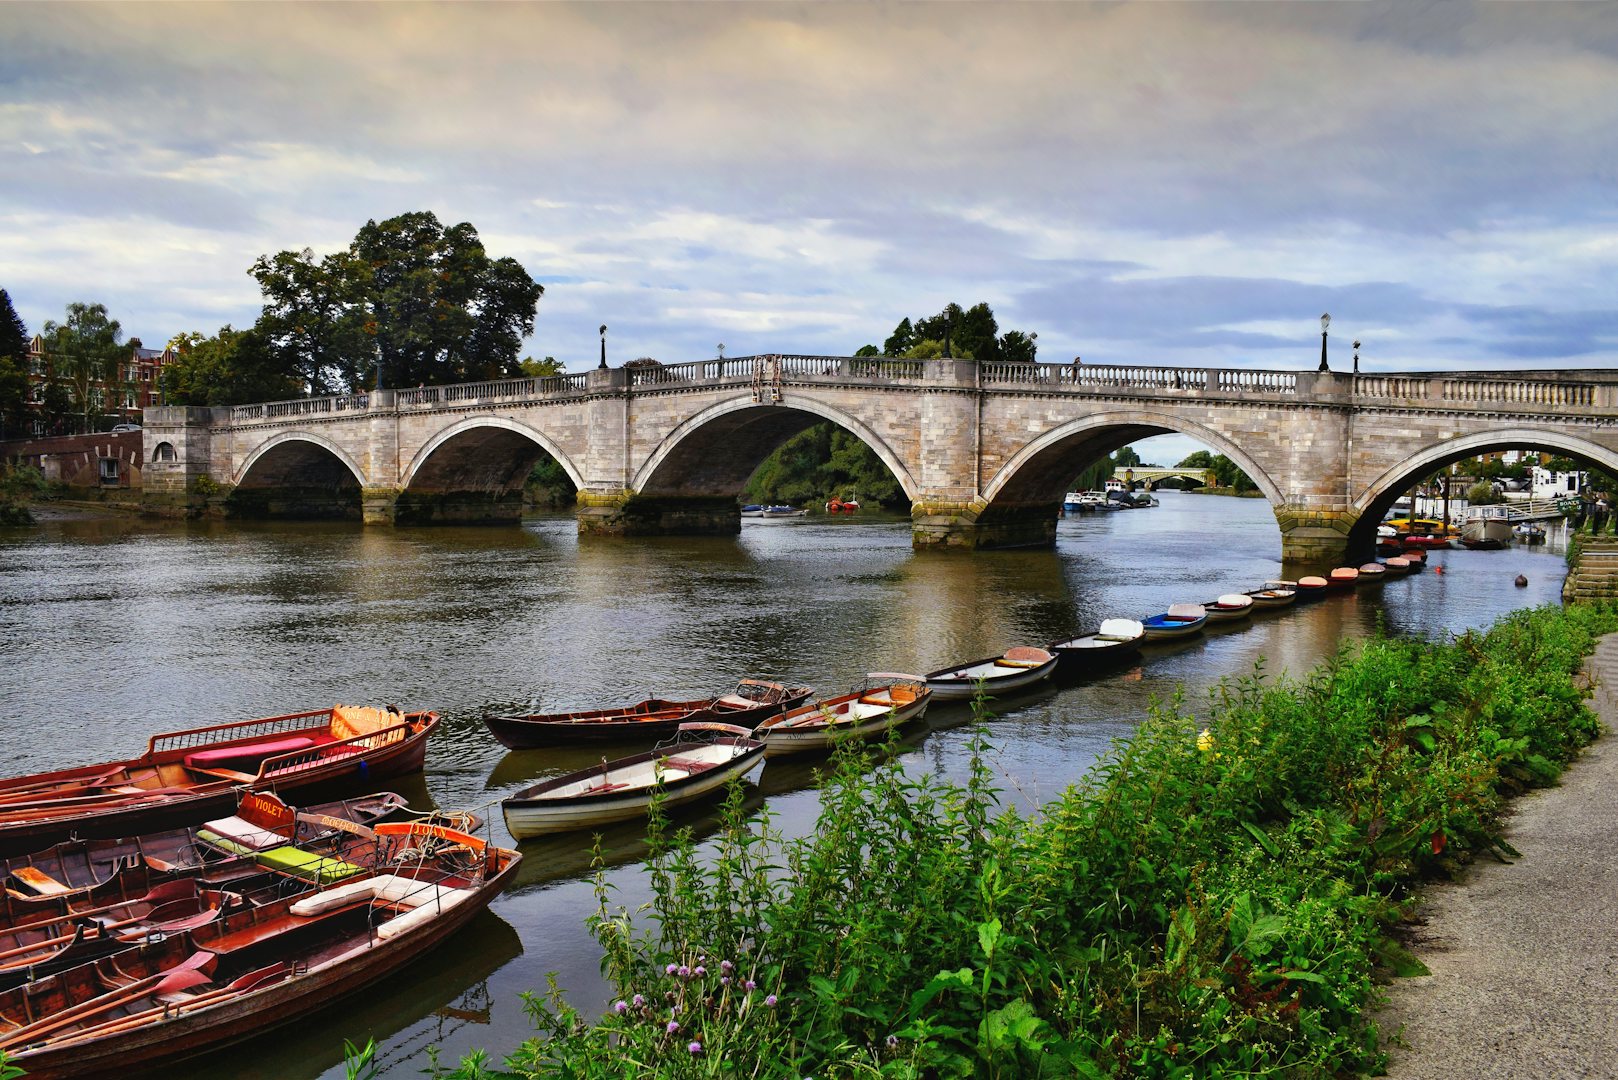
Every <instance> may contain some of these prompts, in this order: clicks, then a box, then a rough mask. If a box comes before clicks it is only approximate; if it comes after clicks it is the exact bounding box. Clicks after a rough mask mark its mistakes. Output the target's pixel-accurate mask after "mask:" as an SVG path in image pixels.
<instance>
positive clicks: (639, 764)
mask: <svg viewBox="0 0 1618 1080" xmlns="http://www.w3.org/2000/svg"><path fill="white" fill-rule="evenodd" d="M763 759H764V744H763V743H762V742H760V741H759V740H757V739H755V738H753V732H752V730H751V729H750V728H744V727H737V726H736V725H734V724H720V723H716V722H713V721H704V722H702V723H695V724H682V725H680V729H679V731H678V732H676V734H675V738H674V739H673V740H671V741H669V742H667V743H664V744H662V745H660V746H657V747H654V748H653V749H651V750H648V751H647V752H645V753H643V754H634V755H632V756H630V757H624V758H619V759H617V760H616V761H608V760H606V759H605V758H603V759H602V761H601V764H599V765H592V766H590V767H589V768H588V769H580V770H578V771H576V772H570V773H567V774H566V775H563V776H556V777H552V778H551V779H549V780H542V781H541V782H539V783H537V784H535V785H533V786H532V787H528V788H524V789H523V790H522V791H519V792H517V793H516V794H515V795H512V796H511V797H510V798H507V799H505V800H504V801H503V802H501V804H500V808H501V810H502V811H503V812H504V814H505V818H506V828H508V829H510V830H511V835H512V836H515V837H517V838H518V839H519V840H521V839H524V838H526V837H530V836H542V835H544V834H545V833H552V832H565V831H567V830H569V829H584V828H589V827H591V826H594V825H604V824H606V823H608V822H612V821H623V820H626V819H629V818H634V817H639V816H640V815H642V814H644V813H645V812H646V810H647V808H648V807H650V806H651V804H652V799H653V798H654V797H655V796H656V795H658V794H659V793H661V795H662V798H663V805H665V806H677V805H679V804H680V803H685V802H690V801H692V800H694V799H700V798H703V797H704V796H708V795H714V794H717V793H718V792H719V791H721V790H723V788H724V786H725V785H726V784H727V783H729V782H730V781H731V780H732V779H734V778H736V777H740V776H745V775H746V774H747V773H748V772H749V771H750V770H751V769H752V768H753V767H754V766H755V765H757V764H758V763H759V762H761V761H762V760H763Z"/></svg>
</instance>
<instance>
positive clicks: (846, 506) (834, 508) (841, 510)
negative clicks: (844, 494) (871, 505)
mask: <svg viewBox="0 0 1618 1080" xmlns="http://www.w3.org/2000/svg"><path fill="white" fill-rule="evenodd" d="M859 508H860V504H859V503H857V502H855V501H854V500H853V499H838V498H831V499H828V500H827V501H826V513H828V514H854V513H858V512H859Z"/></svg>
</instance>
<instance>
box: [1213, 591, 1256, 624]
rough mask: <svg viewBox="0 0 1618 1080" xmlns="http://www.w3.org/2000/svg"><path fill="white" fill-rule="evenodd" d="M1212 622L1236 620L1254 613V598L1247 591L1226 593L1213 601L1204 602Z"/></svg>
mask: <svg viewBox="0 0 1618 1080" xmlns="http://www.w3.org/2000/svg"><path fill="white" fill-rule="evenodd" d="M1202 607H1203V610H1205V611H1206V612H1207V613H1208V621H1209V622H1211V623H1221V622H1236V621H1237V620H1238V619H1245V618H1247V617H1248V616H1249V615H1251V614H1253V598H1252V597H1251V596H1248V595H1247V594H1246V593H1239V592H1235V593H1225V594H1224V595H1223V596H1221V597H1219V599H1217V600H1214V601H1213V602H1211V603H1207V604H1203V605H1202Z"/></svg>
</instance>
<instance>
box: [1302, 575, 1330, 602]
mask: <svg viewBox="0 0 1618 1080" xmlns="http://www.w3.org/2000/svg"><path fill="white" fill-rule="evenodd" d="M1327 585H1328V582H1327V581H1326V579H1325V578H1323V577H1321V576H1320V575H1318V574H1306V575H1305V576H1303V577H1301V578H1299V579H1298V599H1299V600H1318V599H1320V598H1321V597H1322V596H1325V595H1326V588H1327Z"/></svg>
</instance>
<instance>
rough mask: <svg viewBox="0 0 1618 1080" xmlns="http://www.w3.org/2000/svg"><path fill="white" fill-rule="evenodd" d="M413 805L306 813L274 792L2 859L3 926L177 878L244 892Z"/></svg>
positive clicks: (371, 804) (381, 800) (380, 800)
mask: <svg viewBox="0 0 1618 1080" xmlns="http://www.w3.org/2000/svg"><path fill="white" fill-rule="evenodd" d="M404 808H405V800H404V797H403V796H401V795H397V794H394V793H393V792H391V791H384V792H378V793H377V794H375V795H366V796H362V797H360V798H357V799H342V800H338V801H335V802H329V803H317V804H315V805H313V806H308V807H304V808H301V809H294V808H293V807H290V806H287V805H286V804H285V803H283V802H282V801H281V800H280V799H278V798H276V797H275V796H274V795H271V794H268V793H265V792H244V793H243V794H242V797H241V800H240V801H239V802H238V804H237V807H236V813H234V814H232V815H229V816H228V817H223V818H220V819H217V820H215V821H211V822H208V823H207V824H205V825H203V826H200V827H195V828H188V829H171V830H169V831H167V832H159V833H148V834H147V835H145V836H133V837H124V838H121V839H116V840H68V841H64V842H63V843H60V844H57V845H55V846H53V847H49V848H45V849H43V850H41V851H36V852H32V853H30V854H28V855H18V856H13V857H11V858H4V859H0V882H3V883H4V888H3V890H0V925H5V926H11V925H14V924H16V923H17V922H20V921H30V920H35V919H39V918H42V917H55V916H60V915H65V914H69V913H71V912H75V911H82V910H86V909H89V908H95V907H99V906H103V905H106V904H109V903H114V902H119V901H128V900H130V899H134V898H136V897H139V896H142V895H143V894H144V893H145V892H146V891H147V890H148V889H150V888H152V887H153V886H154V885H156V884H158V883H160V882H163V881H166V880H170V879H174V878H201V879H203V880H204V884H207V885H210V886H213V887H216V888H230V889H234V888H240V887H242V884H243V882H244V879H249V878H253V877H257V876H261V875H263V874H265V873H266V872H270V871H275V870H278V869H279V870H281V871H286V872H290V871H297V870H306V869H309V868H310V865H311V864H310V860H311V859H313V860H320V859H324V858H327V857H328V856H335V855H336V854H337V853H338V852H339V851H340V850H341V849H342V848H343V847H344V846H345V841H346V840H347V838H348V837H350V836H352V835H354V833H355V831H356V827H361V828H363V827H366V826H371V825H375V824H377V823H378V822H380V821H382V820H384V819H385V818H388V817H391V816H392V815H394V814H396V813H398V812H400V811H401V810H403V809H404ZM282 849H291V850H282ZM272 853H273V854H272ZM315 868H317V869H318V862H317V863H316V864H315ZM315 876H318V875H315Z"/></svg>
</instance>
